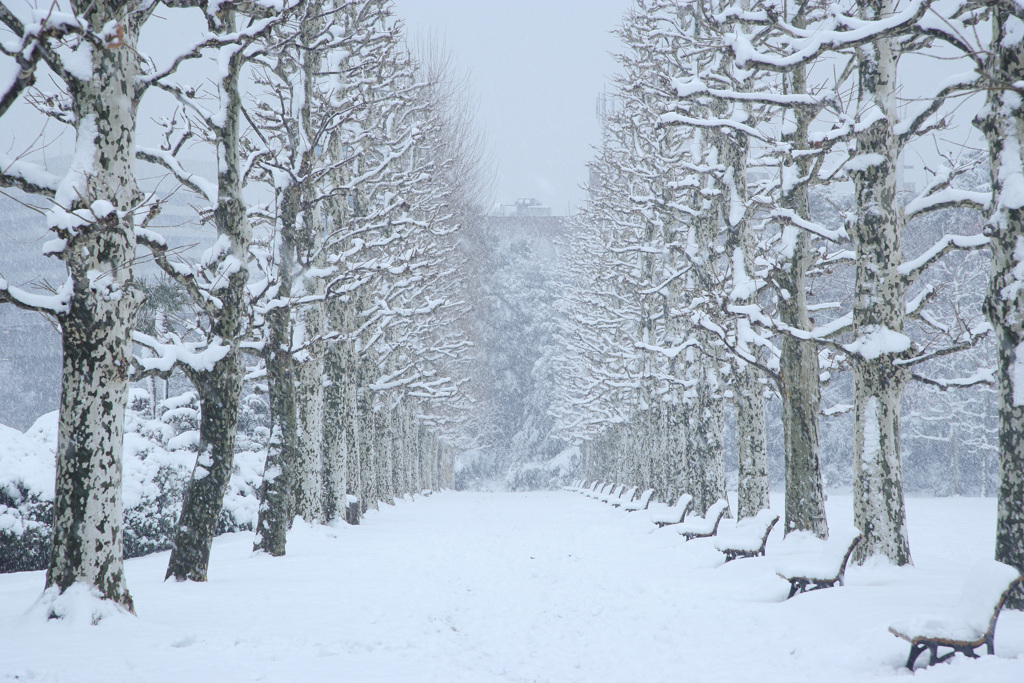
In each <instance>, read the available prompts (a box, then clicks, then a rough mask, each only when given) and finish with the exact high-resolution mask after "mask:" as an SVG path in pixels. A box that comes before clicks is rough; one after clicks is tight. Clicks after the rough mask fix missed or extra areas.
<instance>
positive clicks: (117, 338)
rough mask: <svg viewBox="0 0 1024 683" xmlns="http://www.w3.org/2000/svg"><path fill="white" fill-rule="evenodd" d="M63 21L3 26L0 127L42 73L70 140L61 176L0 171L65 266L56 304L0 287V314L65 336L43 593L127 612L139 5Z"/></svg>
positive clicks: (103, 6) (95, 0)
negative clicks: (52, 87) (49, 79)
mask: <svg viewBox="0 0 1024 683" xmlns="http://www.w3.org/2000/svg"><path fill="white" fill-rule="evenodd" d="M70 8H71V12H70V13H68V12H62V11H59V10H58V8H57V7H56V6H54V7H51V8H49V10H40V11H33V16H32V17H31V18H28V19H22V18H19V17H18V16H17V15H16V14H15V12H14V11H12V9H10V8H9V7H8V6H7V5H6V4H5V5H3V6H0V23H2V24H3V26H5V27H6V28H7V30H9V31H10V32H11V33H13V34H14V36H15V39H14V41H7V42H4V43H3V47H0V52H2V53H3V54H4V55H6V56H7V57H8V58H9V59H11V60H12V61H13V62H14V63H15V65H16V67H17V72H16V73H17V76H16V77H15V78H14V80H13V82H12V83H11V84H10V85H9V87H7V88H6V90H4V91H3V92H2V93H0V116H3V115H4V114H7V113H8V111H9V109H10V107H11V106H12V105H13V104H14V103H15V102H16V101H18V100H19V98H22V97H24V93H25V92H26V91H28V90H29V89H30V88H32V86H33V84H34V83H35V81H36V78H37V73H38V72H39V71H41V70H42V69H43V68H44V67H45V68H46V69H48V70H49V71H50V73H51V74H52V75H53V76H54V77H55V78H56V79H58V80H59V81H60V83H61V84H62V90H63V93H61V94H58V95H54V96H41V97H39V98H38V100H37V101H38V102H39V104H40V105H41V106H42V107H43V110H44V112H45V113H46V114H48V115H50V116H51V117H53V118H54V119H56V120H58V121H59V122H61V123H63V124H66V125H69V126H70V127H71V128H72V129H73V130H74V136H75V152H74V157H73V161H72V163H71V167H70V169H69V170H67V171H66V172H65V173H64V174H63V176H58V175H55V174H53V173H50V172H48V171H47V170H46V169H45V168H44V167H41V166H37V165H36V164H33V163H32V162H31V161H30V160H29V159H13V160H12V159H6V158H4V159H2V160H0V185H3V186H6V187H16V188H18V189H20V190H22V191H24V192H27V193H29V194H32V195H35V196H38V197H42V198H45V199H46V200H47V201H48V202H49V203H50V204H51V207H50V208H49V209H48V210H47V211H46V215H47V223H48V225H49V228H50V229H51V230H52V231H53V233H54V240H53V241H51V242H49V243H48V245H47V248H46V251H47V252H48V253H49V254H50V255H52V256H55V257H57V258H60V259H61V260H62V261H64V263H65V264H66V265H67V269H68V279H67V280H66V282H65V283H64V284H63V285H62V286H61V287H60V289H59V290H58V293H57V294H56V295H54V296H39V295H35V294H31V293H28V292H25V291H23V290H21V289H18V288H16V287H13V286H11V285H10V284H9V283H8V282H7V281H6V280H4V279H3V278H0V301H7V302H11V303H14V304H15V305H17V306H20V307H21V308H25V309H28V310H34V311H39V312H42V313H46V314H48V315H50V316H52V317H54V318H55V319H56V320H57V322H58V324H59V325H60V329H61V338H62V343H63V371H62V375H61V404H60V423H59V431H58V442H57V479H56V494H55V498H54V516H53V519H54V533H53V543H52V550H51V556H50V562H49V567H48V569H47V573H46V585H47V588H48V589H50V588H52V589H54V590H55V591H57V592H58V593H63V592H64V591H66V590H67V589H68V588H70V587H71V586H73V585H75V584H76V583H81V584H84V585H86V586H89V587H90V589H91V590H93V591H95V592H96V593H98V594H99V595H100V596H101V597H102V598H104V599H106V600H111V601H113V602H115V603H117V604H119V605H121V606H122V607H125V608H126V609H128V610H132V609H133V606H132V599H131V596H130V595H129V593H128V588H127V585H126V582H125V577H124V567H123V558H124V552H123V531H122V524H123V520H122V504H121V463H122V453H123V450H122V437H123V429H124V411H125V406H126V402H127V397H128V369H129V367H130V365H131V363H130V359H131V346H130V330H131V327H132V323H133V319H134V315H135V311H136V309H137V306H138V304H139V300H140V297H139V294H138V291H137V289H136V288H135V286H134V282H133V271H132V264H133V262H134V258H135V212H136V211H137V210H138V209H139V208H140V206H141V204H142V203H143V201H142V197H141V195H140V193H139V191H138V188H137V186H136V182H135V172H134V155H135V149H134V148H135V111H136V105H137V101H138V97H139V96H140V95H141V92H142V90H143V88H142V87H140V86H139V84H138V82H137V76H138V75H139V73H140V54H139V51H138V47H139V46H138V37H139V31H140V30H141V28H142V25H143V24H144V23H145V20H146V19H147V17H148V16H149V14H150V12H151V10H152V6H151V3H149V2H141V1H140V2H125V1H123V0H117V1H114V0H90V1H89V2H79V1H78V0H72V1H71V2H70Z"/></svg>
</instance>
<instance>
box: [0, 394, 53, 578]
mask: <svg viewBox="0 0 1024 683" xmlns="http://www.w3.org/2000/svg"><path fill="white" fill-rule="evenodd" d="M56 444H57V413H49V414H47V415H43V416H42V417H41V418H39V419H38V420H36V422H35V424H33V425H32V426H31V427H29V429H28V431H26V432H25V433H24V434H23V433H21V432H19V431H18V430H16V429H11V428H10V427H5V426H3V425H0V572H18V571H29V570H33V569H43V568H44V567H46V563H47V557H48V556H49V554H50V532H51V522H52V518H53V512H52V511H53V482H54V478H55V465H54V456H53V454H54V452H55V450H56Z"/></svg>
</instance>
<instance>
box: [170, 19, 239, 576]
mask: <svg viewBox="0 0 1024 683" xmlns="http://www.w3.org/2000/svg"><path fill="white" fill-rule="evenodd" d="M210 21H211V25H210V29H211V30H212V31H216V32H223V31H231V30H233V29H234V27H235V12H234V10H231V9H226V10H224V11H223V12H222V13H221V15H220V16H219V19H218V20H217V21H216V22H214V20H213V19H211V20H210ZM221 22H223V23H221ZM244 59H245V57H244V52H243V51H240V50H239V51H231V52H230V55H229V56H228V57H227V58H226V59H225V60H224V61H225V63H224V64H223V65H222V68H223V72H222V74H221V76H222V77H221V80H220V81H219V82H218V91H219V93H218V94H219V97H220V101H221V105H222V107H223V119H222V120H221V121H219V122H218V127H217V128H216V129H215V130H214V134H215V137H216V144H217V157H218V160H219V164H218V172H217V187H218V197H217V205H216V206H215V207H214V210H213V224H214V226H215V227H216V229H217V234H218V236H219V237H220V238H221V239H223V240H226V244H227V249H225V251H224V253H223V254H222V256H221V257H220V259H219V261H218V263H216V264H213V265H212V266H211V267H212V268H216V269H217V270H222V274H221V275H220V278H219V279H220V282H221V284H220V285H219V286H218V287H217V288H216V289H215V290H214V293H215V294H216V296H217V297H218V298H219V299H220V302H221V305H220V307H219V309H218V311H217V314H216V315H215V316H211V320H210V329H209V330H208V333H209V338H210V339H211V340H214V341H219V342H220V343H223V344H226V345H228V347H229V350H228V352H227V354H226V355H225V356H224V357H223V358H222V359H221V360H219V361H218V362H217V363H215V364H214V366H213V368H212V370H211V371H195V370H192V371H190V372H189V375H190V379H191V380H192V383H193V384H194V385H195V387H196V393H197V394H198V395H199V403H200V410H201V414H202V416H201V420H200V426H199V457H198V458H197V460H196V466H195V469H193V471H192V478H191V479H190V480H189V483H188V485H187V487H186V489H185V496H184V499H183V500H182V508H181V517H180V518H179V520H178V525H177V528H176V530H175V534H174V545H173V547H172V548H171V558H170V561H169V562H168V566H167V576H166V578H170V577H172V576H173V577H174V578H175V579H177V580H178V581H184V580H191V581H205V580H206V574H207V569H208V567H209V562H210V547H211V546H212V544H213V536H214V533H215V531H216V528H217V520H218V518H219V517H220V511H221V509H222V508H223V506H224V493H225V491H226V490H227V485H228V481H229V479H230V477H231V469H232V467H233V464H234V458H235V433H236V429H237V426H238V404H239V400H240V399H241V395H242V378H243V374H244V366H243V362H242V360H243V359H242V353H241V351H240V349H239V346H238V345H239V342H240V341H241V339H242V336H243V334H244V332H245V326H246V322H247V317H248V297H247V293H246V283H247V281H248V270H247V269H246V268H244V267H240V268H236V267H234V266H233V263H236V262H240V263H243V264H244V263H247V262H248V260H249V246H250V243H251V241H252V229H251V226H250V225H249V218H248V216H247V215H246V204H245V200H244V199H243V197H242V180H243V178H242V171H241V144H240V142H241V139H240V128H239V120H240V113H241V95H240V92H239V89H238V82H239V74H240V71H241V68H242V64H243V62H244ZM221 264H223V265H221ZM223 273H227V274H226V275H224V274H223Z"/></svg>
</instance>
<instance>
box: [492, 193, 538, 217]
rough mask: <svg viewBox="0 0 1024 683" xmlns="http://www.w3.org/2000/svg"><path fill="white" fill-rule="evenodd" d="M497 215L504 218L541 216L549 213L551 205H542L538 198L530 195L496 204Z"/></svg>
mask: <svg viewBox="0 0 1024 683" xmlns="http://www.w3.org/2000/svg"><path fill="white" fill-rule="evenodd" d="M495 215H497V216H504V217H506V218H508V217H511V216H516V217H518V218H543V217H546V216H550V215H551V207H550V206H544V205H543V204H541V203H540V200H538V199H534V198H532V197H529V198H525V199H517V200H516V201H515V203H514V204H498V210H497V212H496V214H495Z"/></svg>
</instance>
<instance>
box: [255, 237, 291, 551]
mask: <svg viewBox="0 0 1024 683" xmlns="http://www.w3.org/2000/svg"><path fill="white" fill-rule="evenodd" d="M283 253H284V250H283V249H282V254H283ZM289 261H290V260H289ZM288 267H289V268H290V263H289V266H288ZM281 268H282V272H284V271H283V269H284V268H285V263H282V265H281ZM285 284H286V283H282V287H281V290H282V294H283V295H284V296H287V293H286V292H285ZM289 290H290V287H289ZM290 320H291V314H290V312H289V309H288V308H285V307H282V308H277V309H275V310H273V311H271V312H270V313H268V314H267V325H269V327H270V335H269V340H268V346H269V347H270V355H269V357H268V358H267V389H268V394H269V398H270V442H269V444H268V446H267V460H266V462H265V464H264V466H263V482H262V483H261V484H260V511H259V518H258V519H257V522H256V540H255V542H254V543H253V548H252V549H253V551H254V552H260V551H262V552H266V553H269V554H270V555H272V556H274V557H281V556H282V555H284V554H285V546H286V543H287V538H288V526H289V525H290V524H291V520H292V516H293V510H292V491H291V481H292V464H293V463H294V462H295V438H296V433H297V427H296V423H295V422H296V421H295V414H296V411H295V368H294V363H293V356H292V351H291V324H290Z"/></svg>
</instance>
